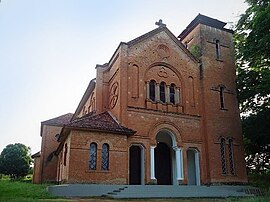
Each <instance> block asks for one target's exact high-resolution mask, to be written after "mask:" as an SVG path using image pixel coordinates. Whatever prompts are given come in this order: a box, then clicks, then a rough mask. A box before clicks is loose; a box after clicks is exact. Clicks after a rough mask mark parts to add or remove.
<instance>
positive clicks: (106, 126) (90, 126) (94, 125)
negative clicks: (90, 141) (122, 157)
mask: <svg viewBox="0 0 270 202" xmlns="http://www.w3.org/2000/svg"><path fill="white" fill-rule="evenodd" d="M65 128H71V129H85V130H92V131H101V132H112V133H120V134H125V135H132V134H134V133H135V132H136V131H134V130H132V129H129V128H126V127H124V126H122V125H121V124H120V123H119V122H118V121H117V120H116V118H115V117H114V116H113V115H112V114H111V113H110V112H108V111H106V112H103V113H100V114H94V113H90V114H87V115H85V116H83V117H81V118H77V119H74V120H72V121H71V122H70V123H68V124H66V125H65Z"/></svg>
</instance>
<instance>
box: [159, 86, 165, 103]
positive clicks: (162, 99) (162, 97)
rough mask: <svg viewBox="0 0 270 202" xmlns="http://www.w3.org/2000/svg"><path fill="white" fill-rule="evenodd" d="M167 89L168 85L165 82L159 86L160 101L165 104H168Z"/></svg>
mask: <svg viewBox="0 0 270 202" xmlns="http://www.w3.org/2000/svg"><path fill="white" fill-rule="evenodd" d="M165 88H166V84H165V83H164V82H161V83H160V85H159V93H160V101H161V102H163V103H165V102H166V97H165Z"/></svg>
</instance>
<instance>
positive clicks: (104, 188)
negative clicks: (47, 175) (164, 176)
mask: <svg viewBox="0 0 270 202" xmlns="http://www.w3.org/2000/svg"><path fill="white" fill-rule="evenodd" d="M48 191H49V193H51V194H53V195H56V196H64V197H108V198H226V197H247V196H254V195H256V194H257V193H259V190H258V189H257V188H253V187H250V186H228V185H221V186H173V185H97V184H63V185H54V186H49V187H48Z"/></svg>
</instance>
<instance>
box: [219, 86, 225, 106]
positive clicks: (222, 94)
mask: <svg viewBox="0 0 270 202" xmlns="http://www.w3.org/2000/svg"><path fill="white" fill-rule="evenodd" d="M219 99H220V108H221V109H224V108H225V107H224V87H223V86H221V87H220V90H219Z"/></svg>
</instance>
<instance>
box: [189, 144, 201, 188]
mask: <svg viewBox="0 0 270 202" xmlns="http://www.w3.org/2000/svg"><path fill="white" fill-rule="evenodd" d="M187 168H188V169H187V171H188V185H197V186H199V185H200V159H199V151H198V150H197V149H195V148H189V149H188V150H187Z"/></svg>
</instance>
